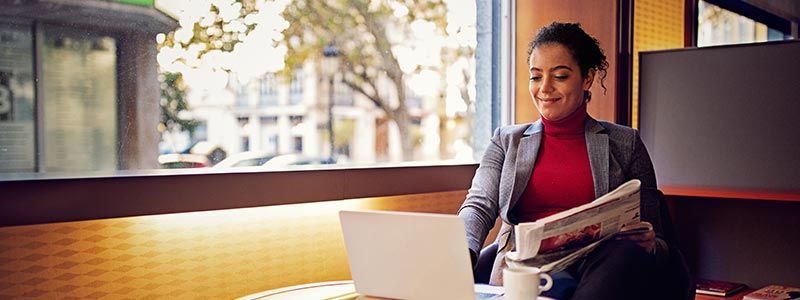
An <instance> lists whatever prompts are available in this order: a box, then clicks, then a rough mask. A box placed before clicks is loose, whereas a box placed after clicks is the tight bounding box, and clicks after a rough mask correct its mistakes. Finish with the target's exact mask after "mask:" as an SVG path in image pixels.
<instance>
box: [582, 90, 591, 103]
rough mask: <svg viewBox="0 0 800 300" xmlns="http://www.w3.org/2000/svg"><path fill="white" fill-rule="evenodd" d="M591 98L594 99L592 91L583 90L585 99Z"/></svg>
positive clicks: (587, 100) (586, 100)
mask: <svg viewBox="0 0 800 300" xmlns="http://www.w3.org/2000/svg"><path fill="white" fill-rule="evenodd" d="M590 100H592V92H591V91H589V90H585V91H583V101H585V102H589V101H590Z"/></svg>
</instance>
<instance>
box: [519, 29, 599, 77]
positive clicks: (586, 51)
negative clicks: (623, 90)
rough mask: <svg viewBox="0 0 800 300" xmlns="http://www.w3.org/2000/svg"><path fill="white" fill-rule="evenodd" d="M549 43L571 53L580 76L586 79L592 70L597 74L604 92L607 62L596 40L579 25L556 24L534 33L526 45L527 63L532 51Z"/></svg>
mask: <svg viewBox="0 0 800 300" xmlns="http://www.w3.org/2000/svg"><path fill="white" fill-rule="evenodd" d="M551 43H558V44H561V45H563V46H564V47H566V48H567V50H569V52H570V53H572V57H573V58H575V61H577V62H578V66H579V67H580V68H581V74H582V75H583V76H584V77H586V75H588V74H589V70H591V69H594V70H596V72H597V73H598V74H597V75H598V76H597V78H598V81H600V86H601V87H603V93H605V91H606V85H605V83H604V82H605V79H606V76H607V75H608V61H607V60H606V55H605V54H604V53H603V49H601V48H600V43H599V42H598V41H597V39H595V38H593V37H592V36H590V35H589V34H587V33H586V32H585V31H583V29H582V28H581V24H580V23H558V22H553V23H550V25H547V26H545V27H542V28H541V29H539V32H537V33H536V37H535V38H534V39H533V40H532V41H531V42H530V44H529V45H528V61H530V59H531V53H533V49H536V48H537V47H539V46H542V45H547V44H551Z"/></svg>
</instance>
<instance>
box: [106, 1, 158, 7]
mask: <svg viewBox="0 0 800 300" xmlns="http://www.w3.org/2000/svg"><path fill="white" fill-rule="evenodd" d="M111 1H114V2H123V3H130V4H136V5H142V6H153V1H155V0H111Z"/></svg>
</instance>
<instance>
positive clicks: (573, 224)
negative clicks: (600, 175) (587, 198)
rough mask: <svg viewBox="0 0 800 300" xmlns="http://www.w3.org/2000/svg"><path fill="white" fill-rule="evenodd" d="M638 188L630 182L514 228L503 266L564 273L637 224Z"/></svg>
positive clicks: (637, 182) (638, 185) (636, 183)
mask: <svg viewBox="0 0 800 300" xmlns="http://www.w3.org/2000/svg"><path fill="white" fill-rule="evenodd" d="M640 186H641V182H640V181H639V180H637V179H633V180H630V181H628V182H626V183H624V184H622V185H620V186H619V187H617V188H616V189H614V190H613V191H611V192H609V193H608V194H605V195H603V196H601V197H600V198H597V199H595V200H594V201H592V202H589V203H587V204H584V205H581V206H577V207H574V208H571V209H569V210H566V211H563V212H560V213H557V214H554V215H551V216H548V217H546V218H542V219H539V220H536V221H535V222H526V223H520V224H518V225H516V226H515V227H514V228H515V229H514V230H515V232H516V233H515V245H516V247H515V248H516V249H515V251H513V252H509V253H508V254H507V255H506V259H507V260H506V261H507V263H508V264H509V265H510V266H513V265H534V266H537V267H539V268H540V269H541V270H542V271H543V272H558V271H561V270H564V269H565V268H567V267H568V266H569V265H571V264H572V263H573V262H574V261H575V260H577V259H579V258H581V257H583V256H584V255H586V254H587V253H588V252H589V251H591V250H592V249H594V248H595V247H597V245H599V244H600V243H601V242H603V241H604V240H606V239H609V238H611V237H613V236H615V235H616V234H617V233H618V232H619V231H620V229H621V228H622V227H623V226H627V225H630V224H633V223H637V222H639V217H640V211H639V188H640ZM650 229H652V228H651V227H650V228H638V230H650ZM626 232H629V231H626Z"/></svg>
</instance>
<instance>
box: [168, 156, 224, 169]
mask: <svg viewBox="0 0 800 300" xmlns="http://www.w3.org/2000/svg"><path fill="white" fill-rule="evenodd" d="M158 164H159V165H161V168H162V169H182V168H207V167H210V166H211V160H209V159H208V157H207V156H205V155H202V154H193V153H168V154H161V155H159V156H158Z"/></svg>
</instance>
